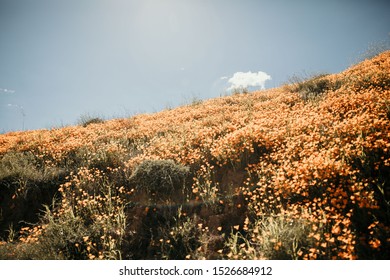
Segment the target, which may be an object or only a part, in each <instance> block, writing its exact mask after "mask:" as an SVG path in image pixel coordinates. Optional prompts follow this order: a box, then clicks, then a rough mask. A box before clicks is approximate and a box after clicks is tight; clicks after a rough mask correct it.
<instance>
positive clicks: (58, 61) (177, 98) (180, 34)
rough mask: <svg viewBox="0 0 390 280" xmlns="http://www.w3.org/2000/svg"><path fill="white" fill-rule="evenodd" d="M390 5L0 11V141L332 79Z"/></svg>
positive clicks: (136, 2) (372, 1)
mask: <svg viewBox="0 0 390 280" xmlns="http://www.w3.org/2000/svg"><path fill="white" fill-rule="evenodd" d="M389 14H390V1H385V0H384V1H376V0H351V1H347V0H327V1H325V0H324V1H316V0H294V1H292V0H268V1H267V0H264V1H262V0H235V1H233V0H63V1H60V0H0V133H1V132H6V131H12V130H21V129H22V128H23V127H24V128H25V129H38V128H50V127H53V126H60V125H67V124H75V123H76V121H77V119H78V118H79V117H80V116H81V115H83V114H91V115H100V116H102V117H105V118H112V117H122V116H128V115H132V114H136V113H143V112H155V111H159V110H162V109H164V108H167V107H175V106H178V105H180V104H184V103H186V102H189V101H190V100H191V99H193V98H197V99H208V98H214V97H218V96H220V95H222V94H224V92H226V91H227V90H230V89H232V88H233V87H234V86H236V85H237V86H240V85H243V84H247V85H253V86H256V87H257V88H262V87H265V88H270V87H275V86H278V85H280V84H281V83H284V82H286V81H287V80H288V78H289V77H291V76H292V75H294V74H302V73H309V74H310V73H314V72H316V73H318V72H328V73H335V72H340V71H342V70H344V69H346V68H347V67H349V66H350V65H351V64H353V63H354V62H356V60H357V59H358V58H359V56H360V55H361V54H362V53H363V52H365V51H366V50H367V48H368V47H369V46H370V45H371V44H376V43H380V42H383V41H386V40H389V32H390V17H389Z"/></svg>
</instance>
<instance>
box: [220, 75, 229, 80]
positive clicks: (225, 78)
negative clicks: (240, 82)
mask: <svg viewBox="0 0 390 280" xmlns="http://www.w3.org/2000/svg"><path fill="white" fill-rule="evenodd" d="M227 79H229V77H226V76H223V77H221V80H227Z"/></svg>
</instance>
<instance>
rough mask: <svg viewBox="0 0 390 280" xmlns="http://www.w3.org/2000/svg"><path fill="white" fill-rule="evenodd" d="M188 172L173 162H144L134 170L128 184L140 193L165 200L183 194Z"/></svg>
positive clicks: (185, 168)
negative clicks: (133, 185) (134, 186)
mask: <svg viewBox="0 0 390 280" xmlns="http://www.w3.org/2000/svg"><path fill="white" fill-rule="evenodd" d="M189 171H190V170H189V168H188V167H186V166H183V165H180V164H176V163H175V162H174V161H173V160H145V161H144V162H142V163H141V164H139V165H138V166H137V167H136V168H135V170H134V172H133V174H132V175H131V177H130V182H131V183H132V184H135V185H136V189H137V190H138V191H140V192H146V193H147V194H148V195H151V196H156V197H157V198H161V199H165V198H169V197H170V196H172V195H173V194H177V195H178V194H183V193H184V192H185V184H186V178H187V177H188V175H189Z"/></svg>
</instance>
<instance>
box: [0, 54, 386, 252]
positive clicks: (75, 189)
mask: <svg viewBox="0 0 390 280" xmlns="http://www.w3.org/2000/svg"><path fill="white" fill-rule="evenodd" d="M389 140H390V52H385V53H382V54H380V55H378V56H376V57H374V58H372V59H370V60H366V61H363V62H362V63H360V64H358V65H355V66H353V67H351V68H350V69H347V70H346V71H344V72H342V73H340V74H332V75H321V76H316V77H313V78H310V79H308V80H296V81H295V82H294V83H292V84H289V85H285V86H283V87H280V88H275V89H270V90H265V91H258V92H253V93H250V94H235V95H232V96H227V97H222V98H217V99H212V100H208V101H203V102H196V103H194V104H191V105H188V106H183V107H180V108H177V109H172V110H166V111H163V112H160V113H156V114H145V115H138V116H135V117H132V118H129V119H118V120H110V121H105V122H101V121H99V122H94V121H91V122H89V123H85V124H84V126H83V125H80V126H73V127H65V128H61V129H53V130H37V131H27V132H14V133H7V134H3V135H0V205H1V209H0V222H1V224H0V238H1V239H0V240H1V241H0V259H389V258H390V255H389V252H390V205H389V201H390V157H389V155H390V141H389Z"/></svg>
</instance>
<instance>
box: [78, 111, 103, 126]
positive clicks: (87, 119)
mask: <svg viewBox="0 0 390 280" xmlns="http://www.w3.org/2000/svg"><path fill="white" fill-rule="evenodd" d="M102 122H104V120H103V119H102V118H100V117H96V116H91V115H89V114H86V115H82V116H80V118H79V120H78V122H77V123H78V124H79V125H81V126H83V127H87V126H88V125H90V124H94V123H102Z"/></svg>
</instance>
